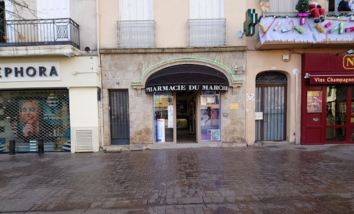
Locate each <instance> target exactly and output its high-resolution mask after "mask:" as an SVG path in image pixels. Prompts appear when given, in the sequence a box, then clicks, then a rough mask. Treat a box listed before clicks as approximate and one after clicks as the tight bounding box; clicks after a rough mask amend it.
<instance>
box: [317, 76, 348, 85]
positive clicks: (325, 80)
mask: <svg viewBox="0 0 354 214" xmlns="http://www.w3.org/2000/svg"><path fill="white" fill-rule="evenodd" d="M310 83H311V84H354V76H352V77H351V76H341V77H316V76H310Z"/></svg>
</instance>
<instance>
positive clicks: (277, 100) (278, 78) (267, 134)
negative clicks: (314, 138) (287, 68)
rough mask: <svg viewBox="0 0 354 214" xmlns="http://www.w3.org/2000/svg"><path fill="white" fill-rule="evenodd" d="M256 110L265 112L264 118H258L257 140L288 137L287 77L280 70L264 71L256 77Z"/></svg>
mask: <svg viewBox="0 0 354 214" xmlns="http://www.w3.org/2000/svg"><path fill="white" fill-rule="evenodd" d="M256 84H257V85H256V103H255V104H256V106H255V110H256V112H263V120H256V123H255V125H256V127H255V130H256V132H255V139H256V141H260V140H262V141H283V140H285V137H286V134H285V133H286V132H285V130H286V129H285V128H286V127H285V126H286V100H287V99H286V86H287V77H286V75H285V74H282V73H280V72H263V73H260V74H258V75H257V77H256Z"/></svg>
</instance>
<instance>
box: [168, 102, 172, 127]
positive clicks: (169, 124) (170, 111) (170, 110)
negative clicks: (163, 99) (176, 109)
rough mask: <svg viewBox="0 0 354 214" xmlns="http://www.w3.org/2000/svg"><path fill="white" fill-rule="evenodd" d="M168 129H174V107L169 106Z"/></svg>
mask: <svg viewBox="0 0 354 214" xmlns="http://www.w3.org/2000/svg"><path fill="white" fill-rule="evenodd" d="M167 111H168V126H167V127H168V128H173V106H168V108H167Z"/></svg>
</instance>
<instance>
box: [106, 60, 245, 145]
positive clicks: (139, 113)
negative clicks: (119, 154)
mask: <svg viewBox="0 0 354 214" xmlns="http://www.w3.org/2000/svg"><path fill="white" fill-rule="evenodd" d="M130 84H131V85H132V87H133V90H132V91H130V92H129V91H128V90H127V91H126V94H127V95H126V97H127V98H126V101H125V102H123V103H128V102H129V106H121V107H116V106H114V105H115V102H116V101H115V100H120V98H114V96H117V95H115V94H116V93H122V92H123V89H121V90H120V89H111V90H109V94H110V109H111V112H110V113H111V115H113V117H111V118H110V119H111V137H112V139H111V142H112V145H129V144H130V145H131V146H133V147H134V146H135V145H139V144H140V145H141V144H143V145H142V147H144V148H172V147H183V146H187V147H193V146H198V145H199V146H223V144H225V145H226V144H228V143H229V144H228V145H231V144H232V145H233V144H240V141H241V142H242V143H244V142H245V141H244V139H245V138H244V130H245V129H244V128H245V127H244V125H243V124H244V109H243V106H244V102H245V100H244V99H243V98H244V97H243V96H242V97H241V96H239V95H240V94H241V90H242V84H243V80H238V81H236V80H234V76H233V74H232V73H231V72H230V71H229V70H228V69H225V68H224V67H221V66H220V67H217V66H215V65H213V64H209V65H208V64H206V63H204V65H203V64H196V63H194V64H193V63H190V64H178V63H176V64H175V65H171V64H167V65H166V66H164V67H163V68H161V67H159V68H156V69H154V70H151V71H147V72H146V73H145V74H144V75H143V77H142V78H141V81H139V82H131V83H130ZM129 96H130V97H129ZM120 97H122V96H120ZM128 97H129V98H128ZM112 109H113V111H112ZM114 109H123V110H122V111H116V110H114ZM125 109H127V110H125ZM124 112H126V114H129V115H125V116H121V114H124ZM115 114H117V115H115ZM117 118H118V119H117ZM119 118H120V119H119ZM121 118H127V120H128V119H129V123H130V124H129V125H128V127H129V132H128V133H127V134H126V136H127V138H126V141H123V140H120V141H119V140H118V139H115V138H114V136H119V135H115V133H122V131H123V130H126V129H124V128H122V127H121V126H120V127H119V125H120V124H122V123H121V122H119V121H120V120H121ZM240 118H242V119H240ZM142 119H143V120H142ZM115 127H116V128H115ZM132 133H136V134H132ZM129 134H130V135H129ZM127 139H128V140H127Z"/></svg>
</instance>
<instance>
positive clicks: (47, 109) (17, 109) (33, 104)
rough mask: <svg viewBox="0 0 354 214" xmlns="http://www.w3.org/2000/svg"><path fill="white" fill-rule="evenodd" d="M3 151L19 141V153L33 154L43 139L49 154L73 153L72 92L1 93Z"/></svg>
mask: <svg viewBox="0 0 354 214" xmlns="http://www.w3.org/2000/svg"><path fill="white" fill-rule="evenodd" d="M0 105H1V107H2V109H1V117H0V124H1V132H0V142H1V144H2V145H1V146H0V147H1V148H0V151H2V152H7V146H8V143H9V141H10V140H15V142H16V150H17V152H30V151H32V150H33V149H34V151H36V148H31V144H32V142H33V141H36V140H38V139H43V141H44V142H45V144H44V146H45V148H44V149H45V151H51V152H54V151H70V150H71V148H70V116H69V115H70V114H69V90H67V89H66V90H24V91H23V90H17V91H0Z"/></svg>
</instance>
